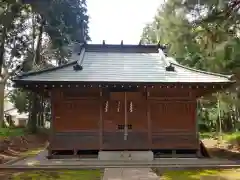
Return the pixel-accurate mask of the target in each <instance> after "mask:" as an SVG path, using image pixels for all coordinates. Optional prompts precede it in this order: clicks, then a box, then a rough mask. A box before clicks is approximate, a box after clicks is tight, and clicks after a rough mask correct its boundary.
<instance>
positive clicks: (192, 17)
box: [141, 0, 240, 130]
mask: <svg viewBox="0 0 240 180" xmlns="http://www.w3.org/2000/svg"><path fill="white" fill-rule="evenodd" d="M239 8H240V2H239V1H236V0H221V1H219V0H216V1H207V0H201V1H197V0H186V1H181V0H168V1H166V3H165V4H164V5H163V6H162V7H161V8H159V9H158V11H157V15H156V17H155V19H154V21H153V22H152V23H150V24H147V25H146V27H145V28H144V29H143V34H142V38H141V39H142V41H144V42H145V43H156V42H157V41H160V42H161V43H164V44H168V45H169V51H168V54H169V55H170V56H173V57H175V58H176V60H177V61H178V62H179V63H181V64H183V65H187V66H190V67H194V68H197V69H202V70H207V71H213V72H219V73H226V72H227V73H229V72H230V73H234V74H235V79H236V80H237V84H236V86H234V87H232V88H231V89H228V92H222V93H220V94H213V95H212V96H210V97H205V98H204V100H202V101H201V109H205V110H204V111H201V113H199V115H200V116H201V119H205V120H210V121H211V122H209V123H207V124H208V125H209V126H216V125H217V123H218V120H217V119H216V118H218V116H217V112H218V107H217V106H216V104H217V101H218V100H219V101H220V106H219V107H220V111H221V116H222V117H221V118H223V119H224V121H222V123H223V124H222V125H223V126H222V127H223V128H225V130H229V129H234V128H236V127H235V126H234V124H236V123H235V122H233V119H232V117H233V113H234V114H236V112H237V111H238V112H239V109H240V106H239V103H237V102H238V98H239V97H240V92H239V88H238V87H239V82H240V81H239V77H240V73H239V72H240V71H238V70H239V69H240V61H239V58H240V56H239V55H240V53H239V51H238V49H239V47H240V46H239V45H240V41H239V20H240V16H239V15H240V14H239ZM234 97H235V98H234ZM233 109H237V110H234V111H233ZM237 119H238V118H235V120H234V121H236V120H237ZM227 124H233V126H231V127H230V126H229V125H227ZM211 128H212V127H211Z"/></svg>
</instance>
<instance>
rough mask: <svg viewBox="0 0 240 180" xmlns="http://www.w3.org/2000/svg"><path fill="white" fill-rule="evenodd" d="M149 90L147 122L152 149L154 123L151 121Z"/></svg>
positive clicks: (149, 142)
mask: <svg viewBox="0 0 240 180" xmlns="http://www.w3.org/2000/svg"><path fill="white" fill-rule="evenodd" d="M148 97H149V91H148V89H147V97H146V99H147V122H148V144H149V149H152V123H151V112H150V110H151V108H150V100H149V98H148Z"/></svg>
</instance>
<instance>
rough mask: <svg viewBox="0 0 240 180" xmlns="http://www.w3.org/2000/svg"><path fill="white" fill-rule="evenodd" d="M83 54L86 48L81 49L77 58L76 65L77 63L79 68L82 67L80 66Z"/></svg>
mask: <svg viewBox="0 0 240 180" xmlns="http://www.w3.org/2000/svg"><path fill="white" fill-rule="evenodd" d="M85 52H86V48H85V47H83V48H82V49H81V51H80V57H79V59H78V60H77V63H78V65H80V66H82V64H83V60H84V56H85Z"/></svg>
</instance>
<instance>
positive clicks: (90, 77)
mask: <svg viewBox="0 0 240 180" xmlns="http://www.w3.org/2000/svg"><path fill="white" fill-rule="evenodd" d="M80 57H82V58H83V59H80ZM78 62H80V63H81V65H82V67H83V70H80V71H74V70H73V64H69V65H65V66H64V67H62V68H56V69H53V70H51V71H45V72H42V73H37V74H32V75H25V76H22V77H20V79H21V80H24V81H82V82H91V81H94V82H199V83H200V82H203V83H204V82H229V81H230V80H229V76H225V75H220V74H214V73H209V72H203V71H198V70H195V69H191V68H188V67H185V66H182V65H179V64H176V63H173V66H174V67H175V71H174V72H169V71H166V69H165V67H166V66H167V64H166V59H164V58H162V57H161V56H160V55H159V53H132V52H125V53H124V52H88V51H85V52H84V54H82V55H81V56H79V60H78Z"/></svg>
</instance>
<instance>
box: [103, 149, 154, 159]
mask: <svg viewBox="0 0 240 180" xmlns="http://www.w3.org/2000/svg"><path fill="white" fill-rule="evenodd" d="M98 159H99V160H137V161H138V160H140V161H153V159H154V157H153V152H152V151H99V153H98Z"/></svg>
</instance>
